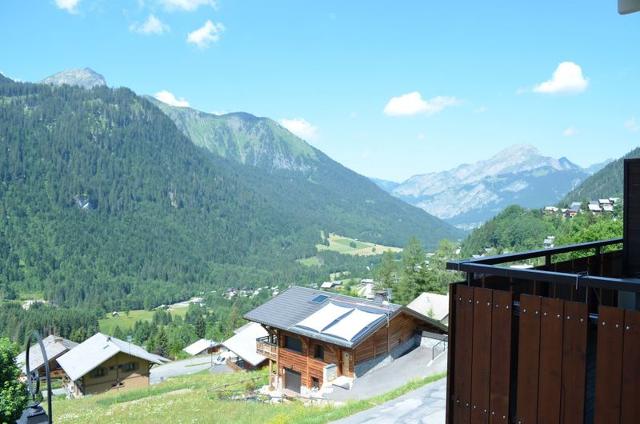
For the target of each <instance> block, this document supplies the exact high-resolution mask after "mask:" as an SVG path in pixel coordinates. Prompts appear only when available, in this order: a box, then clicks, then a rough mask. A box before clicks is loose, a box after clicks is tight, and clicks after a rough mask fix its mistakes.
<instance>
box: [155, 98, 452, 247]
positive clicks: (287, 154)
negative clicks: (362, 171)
mask: <svg viewBox="0 0 640 424" xmlns="http://www.w3.org/2000/svg"><path fill="white" fill-rule="evenodd" d="M150 99H151V100H152V101H153V102H154V103H155V104H156V105H157V106H158V107H159V108H160V109H161V110H162V111H163V112H165V113H166V114H167V115H168V116H169V117H170V118H171V119H172V120H173V121H174V122H175V123H176V126H177V127H178V128H179V129H180V130H181V131H182V132H183V133H184V134H185V135H187V136H188V137H189V138H190V139H191V140H192V141H193V142H194V144H196V145H198V146H201V147H204V148H205V149H207V150H209V151H210V152H212V153H213V154H215V155H218V156H222V157H225V158H228V159H230V160H232V161H233V162H236V163H238V164H240V165H242V166H240V167H238V169H239V171H238V172H240V173H242V174H243V175H245V176H246V177H248V178H249V179H251V180H252V181H253V184H255V185H259V186H260V189H261V191H262V192H263V193H265V194H267V195H268V197H269V198H270V199H272V200H275V201H277V202H278V203H279V204H283V205H287V207H289V208H297V209H299V212H300V213H301V214H303V215H305V216H307V217H313V219H314V221H316V222H319V223H321V226H322V228H323V229H325V230H327V231H329V232H333V233H338V234H343V235H347V236H349V237H353V238H357V239H361V240H367V241H372V242H376V243H381V244H388V245H392V246H404V244H405V243H406V242H407V240H409V238H411V237H412V236H415V237H417V238H418V239H420V241H422V242H423V243H424V244H425V245H426V246H427V247H429V248H434V247H435V246H436V245H437V243H438V241H439V240H441V239H443V238H448V239H452V240H455V239H457V238H459V237H460V236H461V235H462V232H461V231H460V230H457V229H455V228H454V227H452V226H450V225H448V224H446V223H444V222H443V221H441V220H439V219H437V218H435V217H433V216H431V215H429V214H428V213H426V212H424V211H422V210H420V209H419V208H416V207H413V206H410V205H408V204H406V203H404V202H402V201H400V200H398V199H396V198H394V197H393V196H391V195H389V194H388V193H386V192H384V191H383V190H381V189H380V188H379V187H377V186H376V185H375V184H374V183H372V182H371V181H370V180H369V179H368V178H366V177H363V176H361V175H359V174H357V173H355V172H353V171H351V170H350V169H348V168H346V167H344V166H342V165H341V164H339V163H338V162H336V161H334V160H332V159H331V158H330V157H328V156H327V155H325V154H324V153H322V152H321V151H320V150H318V149H316V148H314V147H313V146H311V145H309V144H308V143H307V142H305V141H304V140H302V139H300V138H298V137H297V136H295V135H294V134H292V133H291V132H289V131H288V130H287V129H285V128H283V127H282V126H280V125H279V124H278V123H277V122H275V121H273V120H271V119H269V118H261V117H256V116H253V115H251V114H249V113H244V112H241V113H229V114H225V115H214V114H209V113H204V112H200V111H197V110H195V109H191V108H185V107H175V106H169V105H167V104H165V103H162V102H160V101H158V100H155V99H153V98H150Z"/></svg>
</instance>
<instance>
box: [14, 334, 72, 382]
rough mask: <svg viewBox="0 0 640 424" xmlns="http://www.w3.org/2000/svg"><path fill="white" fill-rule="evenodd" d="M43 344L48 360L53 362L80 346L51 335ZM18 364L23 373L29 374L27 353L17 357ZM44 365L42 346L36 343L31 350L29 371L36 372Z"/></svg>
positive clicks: (23, 352)
mask: <svg viewBox="0 0 640 424" xmlns="http://www.w3.org/2000/svg"><path fill="white" fill-rule="evenodd" d="M42 344H43V345H44V351H45V353H46V354H47V359H48V360H49V361H51V360H52V359H56V358H57V357H58V356H60V355H62V354H63V353H66V352H68V351H69V350H71V349H73V348H74V347H76V346H77V345H78V343H76V342H72V341H71V340H67V339H64V338H62V337H59V336H55V335H53V334H52V335H50V336H47V337H45V338H44V339H42ZM16 362H17V363H18V365H19V366H20V367H21V369H22V372H23V373H26V372H27V367H26V362H27V351H26V350H25V351H22V352H21V353H20V354H19V355H18V356H17V357H16ZM43 365H44V358H43V357H42V349H40V345H39V344H38V343H35V344H33V345H31V347H30V348H29V369H30V370H31V371H35V370H37V369H38V368H40V367H42V366H43Z"/></svg>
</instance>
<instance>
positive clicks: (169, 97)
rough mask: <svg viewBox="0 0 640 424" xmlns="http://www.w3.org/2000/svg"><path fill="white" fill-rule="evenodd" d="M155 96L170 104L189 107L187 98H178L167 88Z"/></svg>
mask: <svg viewBox="0 0 640 424" xmlns="http://www.w3.org/2000/svg"><path fill="white" fill-rule="evenodd" d="M153 97H155V98H156V99H158V100H160V101H161V102H162V103H166V104H168V105H170V106H177V107H189V102H188V101H187V100H186V99H178V98H177V97H176V96H174V95H173V93H171V92H170V91H167V90H162V91H158V92H157V93H156V94H154V95H153Z"/></svg>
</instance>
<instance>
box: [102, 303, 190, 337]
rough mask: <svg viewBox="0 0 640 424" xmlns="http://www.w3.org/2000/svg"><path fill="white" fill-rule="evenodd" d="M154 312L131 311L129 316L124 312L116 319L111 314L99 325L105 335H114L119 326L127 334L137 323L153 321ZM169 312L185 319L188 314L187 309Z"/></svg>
mask: <svg viewBox="0 0 640 424" xmlns="http://www.w3.org/2000/svg"><path fill="white" fill-rule="evenodd" d="M153 312H154V311H147V310H144V309H137V310H133V311H129V315H128V316H127V314H126V313H125V312H124V311H122V312H120V313H119V315H118V316H115V317H114V316H111V314H110V313H109V314H107V315H105V317H104V318H102V319H101V320H100V321H99V322H98V324H99V325H100V331H101V332H103V333H105V334H112V332H113V330H114V329H115V328H116V326H119V327H120V329H121V330H123V331H125V332H126V331H127V330H129V329H131V328H133V324H135V323H136V321H151V319H152V318H153ZM168 312H171V315H173V316H174V317H175V316H178V315H181V316H183V317H184V315H185V314H186V313H187V308H172V309H170V310H168Z"/></svg>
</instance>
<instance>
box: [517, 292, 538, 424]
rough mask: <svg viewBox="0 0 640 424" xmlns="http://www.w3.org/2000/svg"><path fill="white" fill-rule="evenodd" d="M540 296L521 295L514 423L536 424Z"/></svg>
mask: <svg viewBox="0 0 640 424" xmlns="http://www.w3.org/2000/svg"><path fill="white" fill-rule="evenodd" d="M540 299H541V298H540V297H539V296H532V295H528V294H522V295H520V326H519V332H518V334H519V336H518V337H519V342H518V383H517V384H518V391H517V401H516V416H517V419H516V422H519V423H520V424H534V423H537V422H538V370H539V366H540V362H539V360H540Z"/></svg>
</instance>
